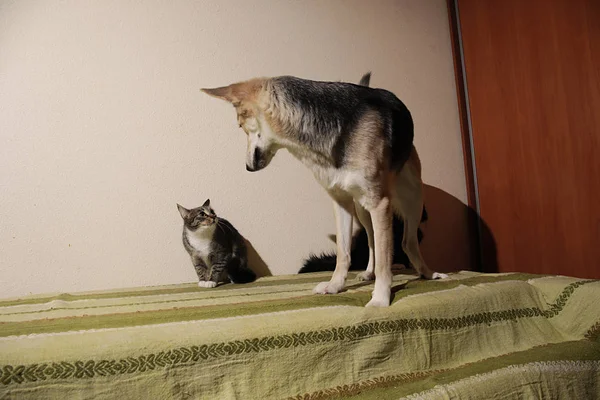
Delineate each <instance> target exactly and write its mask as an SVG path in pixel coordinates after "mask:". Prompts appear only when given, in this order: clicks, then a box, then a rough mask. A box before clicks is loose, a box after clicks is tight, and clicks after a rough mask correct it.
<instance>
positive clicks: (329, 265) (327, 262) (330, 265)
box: [298, 253, 336, 274]
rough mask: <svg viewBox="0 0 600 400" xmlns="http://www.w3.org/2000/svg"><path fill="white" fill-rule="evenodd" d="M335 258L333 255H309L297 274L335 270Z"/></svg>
mask: <svg viewBox="0 0 600 400" xmlns="http://www.w3.org/2000/svg"><path fill="white" fill-rule="evenodd" d="M335 261H336V256H335V254H333V253H321V255H319V256H318V255H316V254H311V255H309V256H308V258H307V259H306V260H305V261H304V266H303V267H302V268H300V271H298V273H299V274H304V273H307V272H321V271H333V270H335Z"/></svg>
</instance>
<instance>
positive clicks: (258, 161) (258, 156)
mask: <svg viewBox="0 0 600 400" xmlns="http://www.w3.org/2000/svg"><path fill="white" fill-rule="evenodd" d="M252 164H253V165H250V164H248V163H246V171H250V172H254V171H258V170H261V169H263V168H264V162H263V152H262V151H261V150H260V149H259V148H258V147H256V148H255V149H254V157H253V159H252Z"/></svg>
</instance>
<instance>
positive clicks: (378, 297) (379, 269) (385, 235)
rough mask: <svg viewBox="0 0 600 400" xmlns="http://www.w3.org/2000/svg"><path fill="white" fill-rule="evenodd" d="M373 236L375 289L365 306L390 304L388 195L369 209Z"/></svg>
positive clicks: (390, 227)
mask: <svg viewBox="0 0 600 400" xmlns="http://www.w3.org/2000/svg"><path fill="white" fill-rule="evenodd" d="M369 211H370V213H371V221H372V223H373V233H374V236H375V289H374V290H373V296H372V297H371V301H369V302H368V303H367V307H387V306H389V305H390V295H391V287H392V240H393V232H392V207H391V204H390V199H389V197H383V198H382V199H381V200H380V201H379V202H378V204H377V205H376V206H375V207H374V208H373V209H371V210H369Z"/></svg>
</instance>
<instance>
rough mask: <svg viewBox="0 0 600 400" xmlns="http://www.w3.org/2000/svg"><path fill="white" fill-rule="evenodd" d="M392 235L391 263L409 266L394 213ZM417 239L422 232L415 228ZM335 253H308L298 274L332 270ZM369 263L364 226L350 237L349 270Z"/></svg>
mask: <svg viewBox="0 0 600 400" xmlns="http://www.w3.org/2000/svg"><path fill="white" fill-rule="evenodd" d="M427 218H428V216H427V210H426V209H425V207H424V206H423V214H421V222H425V221H427ZM392 226H393V228H392V229H393V235H394V236H393V237H394V242H393V245H394V253H393V261H392V264H403V265H404V266H406V267H407V268H410V261H409V260H408V256H407V255H406V253H405V252H404V250H403V249H402V238H403V237H404V223H403V222H402V220H401V219H400V218H398V217H396V216H395V215H394V220H393V225H392ZM417 240H418V241H419V243H421V240H423V232H422V231H421V229H420V228H419V229H417ZM336 258H337V257H336V255H335V253H328V252H324V253H321V255H316V254H310V255H309V257H308V258H307V259H306V260H304V265H303V266H302V268H300V270H299V271H298V273H299V274H305V273H308V272H320V271H333V270H334V269H335V264H336ZM368 263H369V240H368V238H367V231H366V230H365V228H361V229H360V230H359V231H358V232H357V233H356V234H355V235H354V237H353V238H352V247H351V250H350V268H349V269H350V271H359V270H363V271H364V270H365V268H366V267H367V264H368Z"/></svg>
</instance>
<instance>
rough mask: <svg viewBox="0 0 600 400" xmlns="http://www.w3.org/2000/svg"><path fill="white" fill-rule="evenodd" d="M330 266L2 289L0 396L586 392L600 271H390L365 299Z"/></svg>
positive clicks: (592, 366) (596, 344) (362, 286)
mask: <svg viewBox="0 0 600 400" xmlns="http://www.w3.org/2000/svg"><path fill="white" fill-rule="evenodd" d="M328 276H329V275H328V274H326V273H316V274H303V275H295V276H279V277H268V278H261V279H259V280H258V281H257V282H254V283H251V284H246V285H223V286H220V287H217V288H215V289H201V288H198V287H197V286H196V285H195V284H182V285H171V286H161V287H149V288H135V289H126V290H112V291H101V292H88V293H76V294H60V295H47V296H46V295H38V296H28V297H24V298H21V299H6V300H0V398H7V399H12V398H17V399H29V398H31V399H44V398H47V399H53V398H73V397H76V398H88V399H112V398H128V399H136V398H140V399H142V398H143V399H148V398H153V399H170V398H173V399H185V398H194V399H196V398H206V399H255V398H256V399H286V398H289V399H311V400H312V399H330V398H364V399H371V398H372V399H379V400H380V399H400V398H404V397H406V398H410V399H420V398H423V399H430V398H431V399H438V398H439V399H455V398H456V399H459V398H460V399H471V398H472V399H480V398H491V397H494V398H498V399H504V398H506V399H509V398H529V397H530V396H533V397H538V398H542V397H543V398H596V397H600V387H599V386H598V385H600V361H599V360H600V340H599V337H600V305H599V304H598V299H600V282H598V281H593V280H582V279H575V278H568V277H559V276H539V275H526V274H485V275H484V274H478V273H474V272H460V273H456V274H452V275H451V276H450V279H448V280H445V281H422V280H415V277H414V276H411V275H397V276H395V278H394V287H393V292H394V298H393V303H392V305H391V306H390V307H389V308H385V309H370V308H364V305H365V304H366V303H367V302H368V301H369V298H370V294H371V291H372V284H369V283H364V282H357V281H352V280H349V283H348V290H347V291H345V292H343V293H340V294H337V295H328V296H317V295H313V294H312V288H313V287H314V285H315V284H316V283H317V282H320V281H322V280H326V279H327V277H328ZM350 279H353V275H351V276H350ZM540 396H541V397H540Z"/></svg>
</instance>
